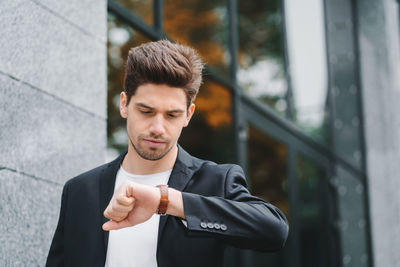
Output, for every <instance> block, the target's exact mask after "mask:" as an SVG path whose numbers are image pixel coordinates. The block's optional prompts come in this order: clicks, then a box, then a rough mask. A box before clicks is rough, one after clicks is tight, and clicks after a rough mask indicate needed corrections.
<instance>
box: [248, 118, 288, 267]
mask: <svg viewBox="0 0 400 267" xmlns="http://www.w3.org/2000/svg"><path fill="white" fill-rule="evenodd" d="M247 155H248V174H249V175H248V178H249V184H250V189H251V192H252V193H253V194H254V195H256V196H258V197H260V198H263V199H265V200H267V201H268V202H270V203H272V204H273V205H275V206H277V207H278V208H279V209H280V210H281V211H283V213H285V215H286V217H287V218H289V200H288V193H287V179H286V162H287V161H286V158H287V148H286V146H285V145H284V144H282V143H279V142H278V141H276V140H274V139H272V138H271V137H269V136H267V135H266V134H265V133H263V132H261V131H260V130H258V129H256V128H255V127H253V126H251V125H250V126H249V138H248V152H247ZM265 230H266V231H268V229H265ZM252 254H253V259H252V266H275V267H280V266H283V260H284V259H283V251H281V252H279V253H258V252H252Z"/></svg>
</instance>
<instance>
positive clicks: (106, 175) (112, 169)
mask: <svg viewBox="0 0 400 267" xmlns="http://www.w3.org/2000/svg"><path fill="white" fill-rule="evenodd" d="M126 153H127V151H125V152H124V153H122V154H121V155H120V156H119V157H118V158H117V159H115V160H114V161H112V162H110V163H109V164H108V165H107V168H105V169H104V170H103V172H102V173H101V174H100V185H99V186H100V194H99V197H100V216H101V225H100V227H102V226H103V224H104V223H106V222H107V221H108V219H107V218H106V217H104V215H103V212H104V210H105V209H106V208H107V205H108V203H110V200H111V198H112V196H113V193H114V186H115V178H116V176H117V172H118V170H119V167H120V166H121V162H122V160H123V159H124V157H125V155H126ZM108 235H109V231H103V238H104V248H105V252H106V254H107V246H108Z"/></svg>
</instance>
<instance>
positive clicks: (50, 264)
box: [46, 183, 68, 267]
mask: <svg viewBox="0 0 400 267" xmlns="http://www.w3.org/2000/svg"><path fill="white" fill-rule="evenodd" d="M67 188H68V183H67V184H66V185H65V186H64V188H63V192H62V197H61V209H60V217H59V219H58V224H57V228H56V231H55V233H54V237H53V241H52V243H51V246H50V251H49V255H48V256H47V261H46V267H55V266H57V267H61V266H64V218H65V212H66V203H67V198H68V189H67Z"/></svg>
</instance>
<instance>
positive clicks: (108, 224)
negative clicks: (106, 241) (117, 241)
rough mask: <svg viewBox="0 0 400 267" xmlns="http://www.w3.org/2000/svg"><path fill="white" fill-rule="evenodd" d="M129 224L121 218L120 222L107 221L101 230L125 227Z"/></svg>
mask: <svg viewBox="0 0 400 267" xmlns="http://www.w3.org/2000/svg"><path fill="white" fill-rule="evenodd" d="M129 226H131V225H130V224H129V223H128V221H127V220H123V221H120V222H116V221H108V222H106V223H105V224H103V227H102V228H103V230H104V231H111V230H118V229H121V228H125V227H129Z"/></svg>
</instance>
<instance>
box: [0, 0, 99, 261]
mask: <svg viewBox="0 0 400 267" xmlns="http://www.w3.org/2000/svg"><path fill="white" fill-rule="evenodd" d="M106 15H107V5H106V0H96V1H94V0H70V1H50V0H1V1H0V25H1V27H0V36H1V37H0V47H1V49H0V148H1V149H0V214H1V216H0V244H1V245H0V266H44V263H45V260H46V256H47V253H48V249H49V247H50V242H51V238H52V236H53V233H54V229H55V227H56V223H57V219H58V212H59V207H60V199H61V190H62V186H63V184H64V183H65V181H66V180H67V179H69V178H71V177H73V176H75V175H76V174H78V173H80V172H83V171H85V170H88V169H90V168H92V167H95V166H97V165H99V164H101V163H103V162H104V160H105V154H106V96H107V95H106V94H107V89H106V85H107V80H106V79H107V73H106V23H107V18H106Z"/></svg>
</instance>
